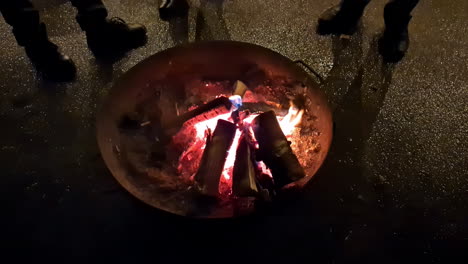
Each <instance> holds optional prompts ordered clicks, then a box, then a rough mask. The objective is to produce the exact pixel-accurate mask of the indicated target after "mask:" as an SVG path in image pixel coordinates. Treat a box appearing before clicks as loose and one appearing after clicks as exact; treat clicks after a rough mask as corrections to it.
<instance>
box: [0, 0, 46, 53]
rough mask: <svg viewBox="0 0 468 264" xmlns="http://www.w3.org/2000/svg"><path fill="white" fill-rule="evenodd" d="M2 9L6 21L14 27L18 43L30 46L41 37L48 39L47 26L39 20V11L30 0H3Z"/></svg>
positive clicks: (0, 6) (0, 5)
mask: <svg viewBox="0 0 468 264" xmlns="http://www.w3.org/2000/svg"><path fill="white" fill-rule="evenodd" d="M0 11H1V12H2V15H3V17H4V18H5V21H6V22H7V23H8V24H10V25H11V26H12V27H13V34H14V35H15V38H16V41H17V42H18V45H20V46H28V45H30V44H31V43H33V42H35V41H36V40H37V39H39V38H45V39H47V33H46V31H45V26H44V25H43V24H42V23H40V20H39V12H38V11H37V10H36V9H34V7H33V5H32V4H31V2H30V1H29V0H14V1H12V0H6V1H5V0H3V1H1V3H0Z"/></svg>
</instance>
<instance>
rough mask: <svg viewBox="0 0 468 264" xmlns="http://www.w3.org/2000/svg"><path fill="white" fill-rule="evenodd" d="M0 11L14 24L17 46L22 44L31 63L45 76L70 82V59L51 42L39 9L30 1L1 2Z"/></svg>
mask: <svg viewBox="0 0 468 264" xmlns="http://www.w3.org/2000/svg"><path fill="white" fill-rule="evenodd" d="M0 12H1V13H2V15H3V17H4V18H5V21H6V22H7V23H8V24H9V25H11V26H12V27H13V34H14V36H15V38H16V41H17V42H18V45H20V46H22V47H24V49H25V51H26V54H27V55H28V57H29V58H30V60H31V62H32V63H33V65H34V66H35V67H36V69H37V70H38V71H39V72H41V73H42V75H43V76H44V78H46V79H50V80H56V81H69V80H72V79H73V78H74V77H75V74H76V68H75V65H74V63H73V61H71V60H70V58H68V57H67V56H65V55H63V54H62V53H60V52H59V50H58V47H57V45H55V44H54V43H52V42H50V40H49V39H48V37H47V31H46V27H45V25H44V23H41V22H40V19H39V12H38V11H37V10H36V9H34V7H33V5H32V4H31V2H30V1H29V0H15V1H1V3H0Z"/></svg>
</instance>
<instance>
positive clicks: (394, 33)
mask: <svg viewBox="0 0 468 264" xmlns="http://www.w3.org/2000/svg"><path fill="white" fill-rule="evenodd" d="M408 47H409V36H408V27H405V28H403V29H400V30H392V29H389V28H388V27H387V28H386V29H385V31H384V33H383V35H382V37H381V38H380V39H379V52H380V54H381V55H382V57H383V59H384V61H385V62H390V63H395V62H399V61H400V60H401V59H402V58H403V57H404V56H405V54H406V51H407V50H408Z"/></svg>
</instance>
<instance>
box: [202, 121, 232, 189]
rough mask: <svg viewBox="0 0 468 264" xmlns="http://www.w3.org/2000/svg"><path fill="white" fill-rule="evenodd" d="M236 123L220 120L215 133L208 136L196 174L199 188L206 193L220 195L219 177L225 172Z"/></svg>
mask: <svg viewBox="0 0 468 264" xmlns="http://www.w3.org/2000/svg"><path fill="white" fill-rule="evenodd" d="M236 129H237V127H236V125H235V124H233V123H231V122H228V121H225V120H222V119H220V120H218V123H217V125H216V128H215V130H214V132H213V135H211V136H210V137H208V138H207V141H206V146H205V151H203V155H202V159H201V162H200V167H199V168H198V171H197V173H196V174H195V183H196V187H197V188H198V190H199V191H200V192H201V193H203V194H206V195H210V196H216V195H218V193H219V192H218V186H219V178H220V177H221V173H222V172H223V168H224V163H225V162H226V157H227V155H228V152H227V151H228V150H229V148H230V147H231V144H232V141H233V140H234V136H235V134H236Z"/></svg>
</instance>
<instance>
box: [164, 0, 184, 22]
mask: <svg viewBox="0 0 468 264" xmlns="http://www.w3.org/2000/svg"><path fill="white" fill-rule="evenodd" d="M188 10H189V5H188V3H187V1H186V0H161V4H160V6H159V17H160V18H161V19H162V20H165V21H167V20H169V19H170V18H172V17H186V16H187V15H188Z"/></svg>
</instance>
